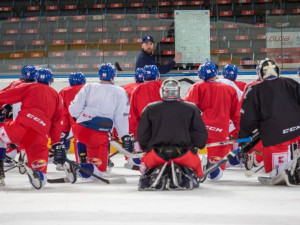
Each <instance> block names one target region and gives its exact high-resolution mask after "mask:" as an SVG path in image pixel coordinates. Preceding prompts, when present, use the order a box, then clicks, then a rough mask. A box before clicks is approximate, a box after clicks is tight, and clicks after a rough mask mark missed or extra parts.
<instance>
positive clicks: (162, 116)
mask: <svg viewBox="0 0 300 225" xmlns="http://www.w3.org/2000/svg"><path fill="white" fill-rule="evenodd" d="M207 137H208V134H207V131H206V127H205V125H204V122H203V120H202V118H201V112H200V110H199V109H198V108H197V106H196V105H195V104H193V103H189V102H181V101H159V102H155V103H150V104H148V105H147V107H146V108H145V109H144V111H143V113H142V115H141V119H140V121H139V126H138V129H137V139H138V142H139V144H140V146H141V148H142V149H143V150H144V151H149V150H151V149H152V148H158V147H164V146H178V147H181V148H183V149H186V150H188V149H191V148H192V147H198V148H204V146H205V144H206V141H207Z"/></svg>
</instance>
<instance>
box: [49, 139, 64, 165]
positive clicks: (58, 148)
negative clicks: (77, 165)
mask: <svg viewBox="0 0 300 225" xmlns="http://www.w3.org/2000/svg"><path fill="white" fill-rule="evenodd" d="M52 149H53V151H54V153H53V156H54V159H53V163H54V164H55V165H57V164H61V165H62V164H64V163H65V161H66V150H65V149H66V147H65V145H64V144H62V143H61V142H57V143H55V144H54V145H52Z"/></svg>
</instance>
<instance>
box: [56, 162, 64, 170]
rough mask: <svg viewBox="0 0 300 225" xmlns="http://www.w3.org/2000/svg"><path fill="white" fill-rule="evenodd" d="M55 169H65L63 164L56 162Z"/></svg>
mask: <svg viewBox="0 0 300 225" xmlns="http://www.w3.org/2000/svg"><path fill="white" fill-rule="evenodd" d="M56 170H57V171H65V168H64V165H62V164H57V165H56Z"/></svg>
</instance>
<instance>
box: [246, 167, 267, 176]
mask: <svg viewBox="0 0 300 225" xmlns="http://www.w3.org/2000/svg"><path fill="white" fill-rule="evenodd" d="M262 168H264V166H263V165H262V166H261V167H259V168H258V169H256V170H254V171H251V170H247V171H245V172H244V174H245V176H246V177H252V176H253V175H254V174H256V173H257V172H258V171H260V170H261V169H262Z"/></svg>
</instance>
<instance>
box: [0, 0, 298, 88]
mask: <svg viewBox="0 0 300 225" xmlns="http://www.w3.org/2000/svg"><path fill="white" fill-rule="evenodd" d="M174 10H209V13H210V59H211V60H212V61H213V62H215V63H216V64H218V65H219V71H221V69H222V68H223V67H224V65H226V64H228V63H230V64H235V65H237V66H238V69H239V75H240V76H238V79H255V78H256V73H255V66H256V64H257V62H258V61H259V60H262V59H264V58H266V57H269V58H270V59H273V60H275V61H276V63H277V64H278V65H279V67H280V69H281V71H282V75H287V76H294V77H296V71H297V68H298V67H299V65H300V64H299V62H300V22H299V21H300V1H297V0H287V1H280V0H276V1H272V0H255V1H250V0H213V1H175V0H174V1H173V0H169V1H166V0H159V1H154V0H126V1H125V0H102V1H101V0H10V1H0V19H1V20H0V28H1V33H0V78H5V79H10V78H11V79H15V78H18V77H19V74H20V71H21V68H22V67H23V66H24V65H27V64H34V65H38V66H40V67H48V68H50V69H51V70H52V71H53V73H54V74H55V77H56V78H66V77H67V76H66V75H68V74H70V73H71V72H75V71H81V72H83V73H84V74H85V75H86V76H87V77H93V76H96V77H97V74H98V68H99V66H100V65H101V63H103V62H111V63H113V64H115V63H116V62H117V63H118V65H119V70H120V71H119V72H118V74H119V78H120V77H123V78H124V80H125V82H126V81H127V79H126V78H129V77H132V74H133V71H134V70H135V62H136V58H137V56H138V54H139V52H140V50H141V44H140V43H141V39H142V37H143V36H145V35H151V36H153V38H154V41H155V44H156V47H155V53H154V55H155V57H156V60H157V61H158V62H160V63H161V64H164V63H166V62H168V61H169V60H171V59H173V58H174V55H175V38H176V37H175V32H174V31H175V29H176V24H175V23H174ZM183 54H184V53H183ZM199 65H200V64H198V63H184V64H183V63H178V64H177V65H176V67H175V69H174V70H173V71H171V73H169V74H166V75H163V76H196V71H197V68H198V66H199ZM1 80H2V82H3V79H1ZM129 80H130V81H132V79H129ZM1 86H3V87H4V86H5V85H1Z"/></svg>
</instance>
